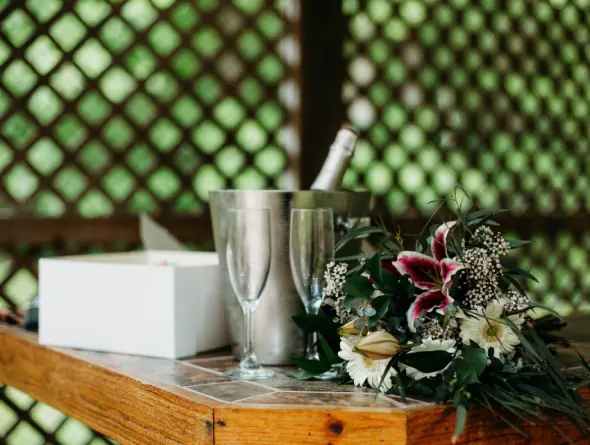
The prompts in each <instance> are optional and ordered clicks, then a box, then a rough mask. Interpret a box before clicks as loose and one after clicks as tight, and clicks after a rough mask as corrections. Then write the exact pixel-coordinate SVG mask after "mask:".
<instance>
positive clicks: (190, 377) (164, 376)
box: [151, 363, 229, 386]
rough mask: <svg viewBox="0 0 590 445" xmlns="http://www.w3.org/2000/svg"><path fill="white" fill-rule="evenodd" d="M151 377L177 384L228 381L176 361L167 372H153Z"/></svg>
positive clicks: (190, 384)
mask: <svg viewBox="0 0 590 445" xmlns="http://www.w3.org/2000/svg"><path fill="white" fill-rule="evenodd" d="M151 377H154V378H156V379H158V380H161V381H163V382H166V383H172V384H174V385H178V386H193V385H204V384H209V383H216V382H223V381H229V379H228V378H227V377H223V376H221V375H219V374H216V373H213V372H208V371H206V370H204V369H199V368H196V367H194V366H190V365H185V364H183V363H176V364H175V365H174V366H173V369H172V370H170V371H169V372H164V373H154V374H153V375H151Z"/></svg>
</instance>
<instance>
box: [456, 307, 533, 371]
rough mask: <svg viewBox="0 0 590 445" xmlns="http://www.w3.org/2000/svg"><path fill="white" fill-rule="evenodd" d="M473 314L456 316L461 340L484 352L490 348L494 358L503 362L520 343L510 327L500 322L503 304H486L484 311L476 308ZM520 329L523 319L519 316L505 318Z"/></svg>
mask: <svg viewBox="0 0 590 445" xmlns="http://www.w3.org/2000/svg"><path fill="white" fill-rule="evenodd" d="M474 312H475V313H473V314H470V315H471V316H469V317H468V316H466V315H464V314H460V315H459V314H458V315H457V318H460V322H461V339H462V340H463V343H465V344H469V343H470V341H471V340H473V341H474V342H475V343H477V344H478V345H479V346H480V347H481V348H483V349H485V350H486V351H487V350H488V349H489V348H492V349H493V351H494V357H496V358H497V359H500V360H503V358H504V357H503V356H504V355H506V354H509V353H511V352H512V351H514V347H515V346H516V345H518V344H519V343H520V340H519V339H518V336H517V335H516V334H515V333H514V332H513V331H512V329H511V328H510V326H508V325H507V324H506V323H505V322H503V321H501V317H502V313H503V312H504V304H503V303H502V302H501V301H492V302H490V303H488V305H487V306H486V308H485V309H483V308H481V307H480V308H477V309H476V310H475V311H474ZM505 318H507V319H509V320H510V321H512V323H514V324H515V325H516V326H518V327H519V328H520V326H521V325H522V323H523V322H524V318H523V317H522V316H520V315H510V316H508V317H505Z"/></svg>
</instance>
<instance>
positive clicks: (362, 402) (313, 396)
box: [239, 392, 397, 408]
mask: <svg viewBox="0 0 590 445" xmlns="http://www.w3.org/2000/svg"><path fill="white" fill-rule="evenodd" d="M239 403H244V404H248V405H251V404H255V405H308V406H324V405H325V406H348V407H374V408H395V407H396V406H397V405H396V404H395V402H394V401H393V400H390V399H388V398H387V397H384V396H382V395H377V396H375V395H373V394H367V393H358V394H350V393H334V392H326V393H324V392H275V393H272V394H265V395H262V396H258V397H251V398H249V399H247V400H244V401H243V402H239Z"/></svg>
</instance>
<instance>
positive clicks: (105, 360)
mask: <svg viewBox="0 0 590 445" xmlns="http://www.w3.org/2000/svg"><path fill="white" fill-rule="evenodd" d="M76 357H80V358H83V359H84V360H88V361H92V362H99V363H102V364H105V365H107V366H109V367H110V368H120V369H124V370H128V371H136V372H142V373H154V372H162V373H166V372H173V371H174V369H175V367H176V364H177V362H176V361H174V360H169V359H164V358H154V357H142V356H138V355H126V354H113V353H110V352H97V351H81V350H77V351H76Z"/></svg>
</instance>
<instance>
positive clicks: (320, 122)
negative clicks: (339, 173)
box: [299, 0, 346, 189]
mask: <svg viewBox="0 0 590 445" xmlns="http://www.w3.org/2000/svg"><path fill="white" fill-rule="evenodd" d="M300 27H301V29H300V38H301V111H300V122H299V128H300V132H301V158H300V159H301V161H300V166H299V172H300V180H301V188H302V189H306V188H309V187H310V186H311V184H312V182H313V180H314V178H315V177H316V175H317V174H318V173H319V171H320V168H321V166H322V163H323V162H324V159H325V158H326V155H327V154H328V149H329V147H330V144H331V143H332V141H333V139H334V137H335V136H336V132H337V131H338V128H339V127H340V125H341V124H342V122H343V119H344V116H345V112H344V107H343V104H342V97H341V94H342V84H343V81H344V78H345V76H346V63H345V60H344V55H343V42H344V38H345V36H346V19H345V16H344V13H343V11H342V2H341V0H321V1H318V0H302V2H301V23H300Z"/></svg>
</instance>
